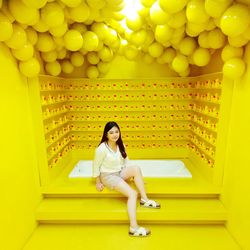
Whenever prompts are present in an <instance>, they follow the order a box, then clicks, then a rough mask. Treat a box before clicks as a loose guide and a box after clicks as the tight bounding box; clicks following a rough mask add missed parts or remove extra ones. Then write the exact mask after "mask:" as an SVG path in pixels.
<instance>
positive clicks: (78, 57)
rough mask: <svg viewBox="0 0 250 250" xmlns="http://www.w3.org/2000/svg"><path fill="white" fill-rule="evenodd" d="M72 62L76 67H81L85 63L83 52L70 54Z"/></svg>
mask: <svg viewBox="0 0 250 250" xmlns="http://www.w3.org/2000/svg"><path fill="white" fill-rule="evenodd" d="M70 62H71V63H72V65H73V66H75V67H80V66H82V65H83V63H84V56H83V55H82V53H81V52H73V53H72V54H71V56H70Z"/></svg>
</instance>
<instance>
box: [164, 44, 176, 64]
mask: <svg viewBox="0 0 250 250" xmlns="http://www.w3.org/2000/svg"><path fill="white" fill-rule="evenodd" d="M161 56H162V59H163V61H164V62H165V63H172V61H173V60H174V58H175V56H176V51H175V50H174V49H173V48H166V49H165V50H164V52H163V54H162V55H161Z"/></svg>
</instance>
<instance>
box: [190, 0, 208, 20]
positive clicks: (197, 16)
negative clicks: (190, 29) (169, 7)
mask: <svg viewBox="0 0 250 250" xmlns="http://www.w3.org/2000/svg"><path fill="white" fill-rule="evenodd" d="M186 15H187V19H188V21H189V22H192V23H197V24H200V23H205V22H207V21H208V19H209V15H208V14H207V13H206V11H205V5H204V1H203V0H190V1H189V2H188V4H187V8H186Z"/></svg>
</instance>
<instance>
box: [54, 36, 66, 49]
mask: <svg viewBox="0 0 250 250" xmlns="http://www.w3.org/2000/svg"><path fill="white" fill-rule="evenodd" d="M53 41H54V42H55V46H56V50H61V49H62V48H64V47H65V46H64V39H63V37H53Z"/></svg>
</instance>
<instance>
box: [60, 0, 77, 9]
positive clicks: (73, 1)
mask: <svg viewBox="0 0 250 250" xmlns="http://www.w3.org/2000/svg"><path fill="white" fill-rule="evenodd" d="M61 1H62V2H63V3H64V4H65V5H66V6H68V7H70V8H75V7H77V6H78V5H80V3H81V2H82V0H61Z"/></svg>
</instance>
